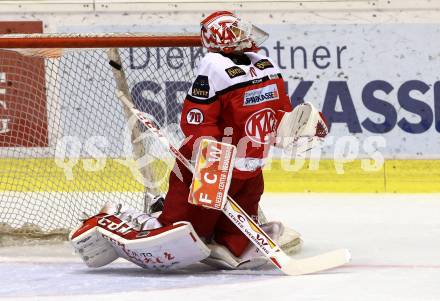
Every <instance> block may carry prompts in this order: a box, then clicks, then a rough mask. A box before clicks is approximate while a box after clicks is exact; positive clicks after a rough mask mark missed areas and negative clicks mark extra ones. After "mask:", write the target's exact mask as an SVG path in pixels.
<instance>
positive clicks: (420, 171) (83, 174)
mask: <svg viewBox="0 0 440 301" xmlns="http://www.w3.org/2000/svg"><path fill="white" fill-rule="evenodd" d="M90 160H91V159H80V160H78V161H77V162H76V164H75V165H74V166H70V167H69V169H66V166H63V165H61V166H60V164H59V162H55V160H53V159H48V158H38V159H24V158H23V159H11V158H2V159H0V170H1V172H0V192H2V191H21V192H141V191H143V190H144V188H143V185H142V184H141V181H140V180H139V173H138V172H136V170H137V169H136V167H135V163H134V162H127V161H126V160H120V159H114V158H113V159H106V160H105V162H103V164H101V165H99V164H98V163H97V162H94V165H91V164H92V163H91V162H90ZM364 163H365V162H362V161H361V160H355V161H352V162H345V163H342V162H337V161H333V160H320V161H298V160H297V161H281V160H279V159H274V160H272V162H270V161H269V162H268V164H267V165H266V168H265V170H264V176H265V191H266V192H371V193H375V192H391V193H396V192H397V193H423V192H439V191H440V160H385V162H384V164H383V165H382V166H380V167H379V168H377V169H376V170H374V171H372V170H368V169H365V164H364ZM152 164H153V165H155V164H158V163H152ZM91 166H94V168H91ZM167 166H172V165H170V164H167ZM152 169H155V170H161V174H160V175H156V177H157V179H158V182H157V185H158V187H160V189H161V190H164V189H165V188H166V186H167V175H168V172H167V171H166V170H164V169H163V168H160V169H159V168H156V167H152Z"/></svg>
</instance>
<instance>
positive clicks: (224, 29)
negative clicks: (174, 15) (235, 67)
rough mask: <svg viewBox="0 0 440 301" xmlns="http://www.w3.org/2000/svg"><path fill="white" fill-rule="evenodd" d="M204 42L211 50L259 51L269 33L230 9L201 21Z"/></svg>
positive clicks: (225, 51) (226, 51)
mask: <svg viewBox="0 0 440 301" xmlns="http://www.w3.org/2000/svg"><path fill="white" fill-rule="evenodd" d="M200 25H201V38H202V44H203V46H204V47H206V48H207V49H208V50H209V51H211V52H224V53H232V52H242V51H258V46H260V45H261V44H262V43H263V42H264V41H265V40H266V39H267V38H268V37H269V35H268V34H267V33H266V32H265V31H263V30H261V29H260V28H258V27H256V26H254V25H252V24H250V23H248V22H245V21H243V20H241V19H240V18H239V17H238V16H237V15H235V14H233V13H231V12H228V11H218V12H215V13H212V14H211V15H209V16H208V17H206V18H205V19H204V20H203V21H202V22H201V24H200Z"/></svg>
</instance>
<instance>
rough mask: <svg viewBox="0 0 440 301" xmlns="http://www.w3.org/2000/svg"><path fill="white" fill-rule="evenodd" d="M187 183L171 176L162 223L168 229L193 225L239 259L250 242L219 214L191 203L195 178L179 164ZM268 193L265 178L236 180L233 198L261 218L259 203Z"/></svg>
mask: <svg viewBox="0 0 440 301" xmlns="http://www.w3.org/2000/svg"><path fill="white" fill-rule="evenodd" d="M178 167H179V169H180V172H181V174H182V176H183V182H182V181H181V180H180V179H179V178H178V177H177V176H176V174H175V173H174V171H173V172H171V175H170V180H169V190H168V193H167V195H166V197H165V205H164V209H163V211H162V214H161V215H160V217H159V221H160V222H161V223H162V225H164V226H166V225H169V224H172V223H175V222H179V221H188V222H190V223H191V224H192V225H193V227H194V230H195V231H196V232H197V234H198V235H199V236H200V237H204V238H206V239H210V238H214V240H215V241H216V242H217V243H219V244H222V245H224V246H226V247H227V248H228V249H229V250H230V251H231V252H232V253H233V254H234V255H235V256H240V255H241V254H242V253H243V251H244V250H245V249H246V247H247V246H248V244H249V239H248V238H247V237H246V236H245V235H244V234H242V233H241V231H240V230H239V229H238V228H237V227H236V226H235V225H234V224H233V223H232V222H231V221H230V220H229V219H228V218H227V217H226V216H225V215H224V214H223V213H222V212H221V211H219V210H213V209H206V208H203V207H199V206H195V205H192V204H190V203H188V195H189V187H190V185H191V181H192V174H191V173H190V172H189V171H188V170H187V169H186V168H185V167H184V166H182V165H181V164H178ZM263 191H264V181H263V174H262V172H260V173H259V174H258V175H257V176H255V177H253V178H250V179H245V180H241V179H234V178H232V181H231V186H230V188H229V195H230V196H231V197H232V198H233V199H234V200H235V201H236V202H237V203H238V204H239V205H240V207H242V208H243V210H244V211H246V213H248V214H249V215H250V216H251V217H254V216H257V214H258V202H259V201H260V197H261V195H262V194H263Z"/></svg>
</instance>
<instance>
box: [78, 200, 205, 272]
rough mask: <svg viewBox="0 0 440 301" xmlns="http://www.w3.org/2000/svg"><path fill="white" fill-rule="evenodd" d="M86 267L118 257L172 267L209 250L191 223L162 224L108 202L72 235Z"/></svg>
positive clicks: (154, 266) (202, 256) (145, 265)
mask: <svg viewBox="0 0 440 301" xmlns="http://www.w3.org/2000/svg"><path fill="white" fill-rule="evenodd" d="M69 240H70V241H71V243H72V245H73V248H74V249H75V251H76V252H77V253H78V254H79V255H80V256H81V258H82V259H83V261H84V262H85V263H86V264H87V266H89V267H92V268H97V267H102V266H104V265H107V264H109V263H111V262H113V261H114V260H116V259H117V258H119V257H122V258H124V259H126V260H128V261H131V262H133V263H134V264H137V265H138V266H140V267H142V268H146V269H153V270H169V269H176V268H182V267H186V266H188V265H190V264H193V263H196V262H199V261H200V260H203V259H205V258H206V257H208V255H209V254H210V250H209V249H208V247H206V245H205V244H204V243H203V242H202V241H201V240H200V238H199V236H198V235H197V233H196V232H195V231H194V229H193V227H192V226H191V224H190V223H187V222H177V223H174V224H172V225H168V226H165V227H162V225H161V224H160V223H159V221H158V220H157V219H156V218H155V217H153V216H151V215H149V214H146V213H143V212H140V211H137V210H135V209H132V208H124V207H123V206H121V205H118V206H115V205H113V204H106V205H105V206H104V208H103V209H102V210H101V212H100V213H99V214H97V215H95V216H93V217H91V218H89V219H87V220H85V221H84V222H83V224H82V225H81V226H80V227H79V228H78V229H76V230H74V231H72V232H71V234H70V235H69Z"/></svg>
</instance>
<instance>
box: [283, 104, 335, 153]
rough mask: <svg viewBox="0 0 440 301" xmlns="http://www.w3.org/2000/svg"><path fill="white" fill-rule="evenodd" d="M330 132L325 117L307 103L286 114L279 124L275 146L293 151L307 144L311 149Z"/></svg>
mask: <svg viewBox="0 0 440 301" xmlns="http://www.w3.org/2000/svg"><path fill="white" fill-rule="evenodd" d="M328 132H329V129H328V126H327V122H326V120H325V117H324V115H323V114H322V113H321V112H319V111H318V110H317V109H316V108H315V107H314V106H313V105H312V104H311V103H309V102H305V103H302V104H300V105H298V106H296V107H295V108H294V109H293V110H292V111H291V112H286V113H284V115H283V117H282V118H281V121H280V123H279V124H278V128H277V132H276V143H275V146H277V147H280V148H283V149H285V150H292V149H296V148H297V147H298V146H300V145H303V144H306V145H307V147H308V149H310V148H313V147H314V146H316V145H318V144H319V143H320V142H321V141H322V140H323V138H324V137H325V136H327V134H328ZM308 149H306V150H308Z"/></svg>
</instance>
